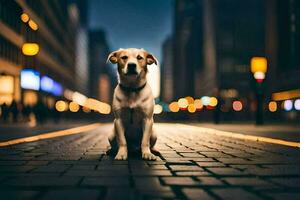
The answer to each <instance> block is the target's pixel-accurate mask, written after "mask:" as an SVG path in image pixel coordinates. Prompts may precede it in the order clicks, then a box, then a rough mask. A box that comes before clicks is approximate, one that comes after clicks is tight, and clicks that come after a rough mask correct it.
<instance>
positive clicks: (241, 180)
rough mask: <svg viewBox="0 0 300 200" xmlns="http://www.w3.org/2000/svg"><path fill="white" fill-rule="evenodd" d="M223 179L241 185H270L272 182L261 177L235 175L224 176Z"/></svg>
mask: <svg viewBox="0 0 300 200" xmlns="http://www.w3.org/2000/svg"><path fill="white" fill-rule="evenodd" d="M222 180H224V181H226V182H227V183H229V184H231V185H239V186H245V185H246V186H270V185H272V184H271V183H269V182H267V181H264V180H262V179H259V178H256V177H254V178H250V177H247V178H246V177H234V178H223V179H222Z"/></svg>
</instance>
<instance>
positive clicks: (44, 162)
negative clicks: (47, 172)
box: [26, 160, 49, 165]
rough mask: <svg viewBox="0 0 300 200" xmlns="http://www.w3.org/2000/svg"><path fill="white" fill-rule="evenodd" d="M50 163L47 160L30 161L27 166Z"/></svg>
mask: <svg viewBox="0 0 300 200" xmlns="http://www.w3.org/2000/svg"><path fill="white" fill-rule="evenodd" d="M48 164H49V161H46V160H30V161H28V162H27V163H26V165H48Z"/></svg>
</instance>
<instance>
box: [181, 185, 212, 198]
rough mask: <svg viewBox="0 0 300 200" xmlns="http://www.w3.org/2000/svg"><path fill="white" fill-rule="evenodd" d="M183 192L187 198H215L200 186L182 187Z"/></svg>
mask: <svg viewBox="0 0 300 200" xmlns="http://www.w3.org/2000/svg"><path fill="white" fill-rule="evenodd" d="M182 192H183V194H184V195H185V196H186V198H188V199H190V200H199V199H201V200H212V199H214V198H213V197H211V196H210V195H209V194H208V193H207V192H206V191H204V190H203V189H200V188H199V189H198V188H183V189H182Z"/></svg>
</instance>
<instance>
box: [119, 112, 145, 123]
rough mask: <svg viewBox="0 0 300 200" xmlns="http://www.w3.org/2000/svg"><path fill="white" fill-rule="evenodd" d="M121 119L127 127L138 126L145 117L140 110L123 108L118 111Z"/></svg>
mask: <svg viewBox="0 0 300 200" xmlns="http://www.w3.org/2000/svg"><path fill="white" fill-rule="evenodd" d="M120 115H121V119H122V121H123V122H125V123H124V124H125V125H128V126H139V125H141V122H142V120H143V119H144V117H145V114H144V112H143V111H142V109H141V108H138V107H136V108H129V107H124V108H122V109H121V111H120Z"/></svg>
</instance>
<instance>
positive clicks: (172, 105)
mask: <svg viewBox="0 0 300 200" xmlns="http://www.w3.org/2000/svg"><path fill="white" fill-rule="evenodd" d="M169 109H170V111H171V112H178V111H179V105H178V102H176V101H174V102H172V103H170V105H169Z"/></svg>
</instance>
